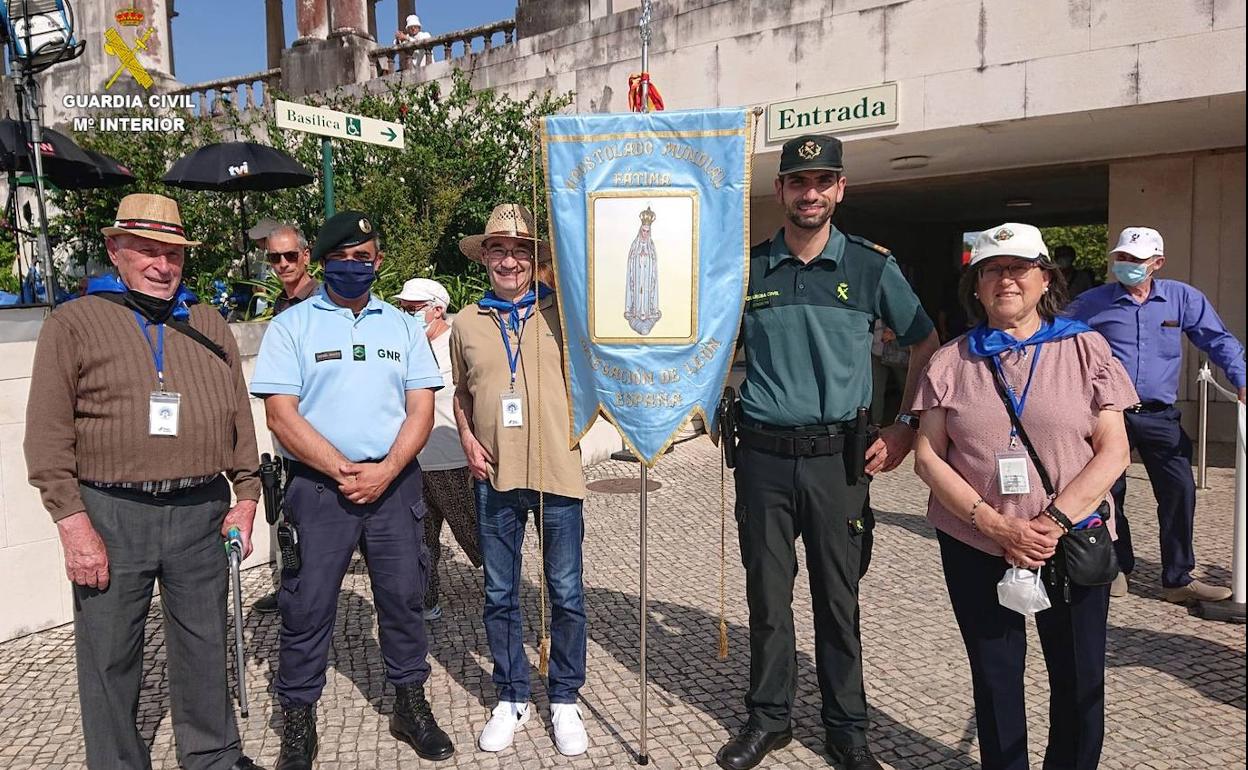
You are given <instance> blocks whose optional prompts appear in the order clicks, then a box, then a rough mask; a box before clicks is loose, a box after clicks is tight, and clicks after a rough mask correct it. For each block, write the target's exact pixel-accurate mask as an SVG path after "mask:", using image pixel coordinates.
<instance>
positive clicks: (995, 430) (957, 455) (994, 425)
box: [913, 332, 1139, 556]
mask: <svg viewBox="0 0 1248 770" xmlns="http://www.w3.org/2000/svg"><path fill="white" fill-rule="evenodd" d="M1025 350H1026V353H1025V354H1023V353H1017V352H1008V353H1005V354H1003V355H1002V356H1001V368H1002V371H1003V372H1004V374H1005V378H1006V381H1007V382H1008V383H1010V385H1011V386H1013V388H1014V390H1015V392H1016V393H1022V392H1023V388H1024V387H1026V385H1027V379H1028V375H1029V373H1030V372H1031V366H1032V357H1033V356H1035V355H1039V356H1040V360H1039V362H1038V363H1037V364H1036V369H1035V374H1034V375H1033V377H1034V379H1033V381H1032V382H1031V389H1030V391H1029V392H1028V394H1027V402H1026V406H1025V409H1024V410H1023V414H1022V422H1023V427H1024V428H1026V429H1027V435H1028V436H1029V437H1030V438H1031V442H1032V444H1033V445H1034V446H1035V448H1036V453H1037V454H1038V455H1039V456H1040V461H1041V462H1042V463H1044V467H1045V470H1047V471H1048V473H1049V477H1050V478H1051V479H1052V481H1053V484H1054V486H1055V487H1056V489H1057V490H1058V491H1061V489H1062V488H1063V487H1065V486H1066V485H1067V484H1069V483H1070V482H1071V481H1072V480H1074V478H1075V477H1076V476H1078V475H1079V473H1080V472H1081V471H1082V470H1083V468H1084V466H1085V465H1087V464H1088V462H1089V461H1090V460H1091V459H1092V455H1093V452H1092V431H1093V429H1094V428H1095V427H1096V421H1097V416H1098V412H1099V411H1100V410H1102V409H1113V410H1116V411H1122V410H1123V409H1126V408H1127V407H1129V406H1132V405H1134V404H1136V403H1137V402H1139V397H1138V396H1137V395H1136V392H1135V386H1133V385H1132V384H1131V378H1130V377H1128V376H1127V372H1126V370H1125V369H1123V368H1122V364H1120V363H1119V362H1118V360H1117V359H1115V358H1114V356H1113V353H1111V352H1110V349H1109V344H1108V343H1107V342H1106V341H1105V338H1104V337H1102V336H1101V335H1100V334H1098V333H1097V332H1084V333H1083V334H1079V335H1076V336H1074V337H1067V338H1066V339H1063V340H1059V341H1057V342H1047V343H1044V344H1043V345H1041V346H1039V348H1037V347H1035V346H1031V347H1028V348H1025ZM913 408H914V410H915V411H917V412H922V411H925V410H928V409H936V408H942V409H944V410H945V412H946V416H945V427H946V430H947V431H948V433H949V449H948V452H947V453H946V455H945V461H946V462H948V463H949V465H950V466H952V467H953V469H954V470H955V471H957V472H958V473H959V474H960V475H961V476H962V478H964V479H966V481H967V482H968V483H969V484H970V485H971V487H973V488H974V489H975V491H976V492H978V493H979V494H980V495H981V496H982V497H983V498H984V501H985V502H986V503H988V504H989V505H991V506H992V507H993V508H995V509H996V510H997V511H999V512H1000V513H1001V514H1003V515H1005V516H1015V517H1018V518H1024V519H1030V518H1031V517H1033V516H1035V515H1036V514H1038V513H1039V512H1040V511H1041V510H1042V509H1043V508H1044V506H1045V505H1046V504H1047V495H1046V494H1045V491H1044V486H1043V485H1042V484H1041V483H1040V477H1039V475H1037V473H1036V469H1035V468H1034V467H1032V466H1033V464H1032V463H1031V462H1030V461H1028V463H1027V466H1028V469H1029V471H1028V476H1029V477H1030V481H1031V492H1030V494H1026V495H1002V494H1000V492H999V487H998V482H997V453H998V452H1007V451H1011V450H1010V417H1009V414H1008V413H1007V412H1006V409H1005V404H1004V403H1003V402H1002V401H1001V397H1000V396H999V395H998V394H997V391H996V386H995V385H994V384H993V369H992V362H991V361H989V360H988V359H985V358H981V357H979V356H975V355H972V354H971V353H970V351H969V350H968V349H967V339H966V337H965V335H964V336H962V337H959V338H958V339H956V340H954V341H952V342H950V343H948V344H946V345H945V346H944V347H942V348H941V349H940V350H938V351H936V353H935V354H934V355H933V356H932V360H931V361H930V362H929V363H928V365H927V369H926V370H925V371H924V373H923V378H922V380H921V381H920V382H919V388H918V392H917V393H916V394H915V399H914V407H913ZM1013 451H1017V452H1021V453H1026V449H1025V448H1024V447H1023V445H1022V442H1021V441H1020V442H1019V443H1018V447H1017V449H1015V450H1013ZM1111 505H1112V502H1111ZM1071 513H1072V514H1073V513H1074V512H1071ZM1079 513H1080V514H1083V513H1085V511H1080V512H1079ZM927 517H928V520H929V521H931V522H932V525H933V526H935V527H936V528H937V529H939V530H941V531H942V532H945V533H946V534H949V535H952V536H953V537H956V538H957V539H958V540H961V541H962V542H964V543H966V544H967V545H970V546H973V547H975V548H978V549H979V550H981V551H985V552H987V553H991V554H995V555H998V556H999V555H1001V554H1002V553H1003V551H1002V550H1001V547H1000V546H999V545H997V543H996V542H995V541H993V540H992V539H991V538H989V537H988V536H987V535H985V534H983V533H982V532H979V531H978V530H976V529H974V528H973V527H971V525H970V524H968V523H967V522H965V521H963V520H962V519H960V518H958V517H957V516H955V515H954V514H952V513H950V512H949V511H948V510H946V509H945V507H944V506H943V505H941V503H940V501H939V500H937V499H936V496H935V495H931V496H929V498H928V503H927ZM1109 527H1110V532H1111V533H1112V532H1113V531H1114V524H1113V520H1112V517H1111V520H1110V522H1109Z"/></svg>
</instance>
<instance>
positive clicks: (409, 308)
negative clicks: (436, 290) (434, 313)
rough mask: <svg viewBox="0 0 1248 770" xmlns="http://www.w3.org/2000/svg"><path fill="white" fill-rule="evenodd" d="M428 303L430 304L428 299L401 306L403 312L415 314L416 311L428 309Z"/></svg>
mask: <svg viewBox="0 0 1248 770" xmlns="http://www.w3.org/2000/svg"><path fill="white" fill-rule="evenodd" d="M429 305H430V303H429V301H428V300H425V301H424V302H416V303H413V304H411V305H406V306H404V307H403V308H402V310H403V312H404V313H407V314H408V315H416V314H417V313H423V312H425V311H426V310H428V309H429Z"/></svg>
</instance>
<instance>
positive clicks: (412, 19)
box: [403, 13, 424, 29]
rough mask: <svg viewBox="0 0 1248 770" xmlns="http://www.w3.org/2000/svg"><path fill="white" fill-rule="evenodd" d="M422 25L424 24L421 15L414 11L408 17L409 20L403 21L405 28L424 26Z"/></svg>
mask: <svg viewBox="0 0 1248 770" xmlns="http://www.w3.org/2000/svg"><path fill="white" fill-rule="evenodd" d="M422 26H424V25H423V24H421V23H420V17H419V16H417V15H416V14H414V13H413V14H411V15H409V16H408V17H407V21H405V22H403V29H407V28H408V27H422Z"/></svg>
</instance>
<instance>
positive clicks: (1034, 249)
mask: <svg viewBox="0 0 1248 770" xmlns="http://www.w3.org/2000/svg"><path fill="white" fill-rule="evenodd" d="M1047 256H1049V247H1048V246H1045V245H1044V238H1043V237H1042V236H1041V235H1040V230H1039V229H1038V228H1036V227H1033V226H1032V225H1023V224H1019V223H1017V222H1006V223H1005V224H1003V225H997V226H996V227H992V228H989V229H987V230H985V231H983V232H982V233H980V234H979V235H977V236H975V245H974V246H972V247H971V262H970V264H971V266H972V267H974V266H975V265H977V264H979V263H980V262H983V261H984V260H985V259H992V258H993V257H1018V258H1019V259H1031V260H1036V259H1040V258H1041V257H1047Z"/></svg>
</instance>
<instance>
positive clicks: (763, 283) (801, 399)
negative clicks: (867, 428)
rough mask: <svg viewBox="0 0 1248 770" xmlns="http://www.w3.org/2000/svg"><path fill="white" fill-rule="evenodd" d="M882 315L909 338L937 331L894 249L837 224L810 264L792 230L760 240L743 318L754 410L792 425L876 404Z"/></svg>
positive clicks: (748, 401) (746, 388) (745, 399)
mask: <svg viewBox="0 0 1248 770" xmlns="http://www.w3.org/2000/svg"><path fill="white" fill-rule="evenodd" d="M877 318H882V319H884V323H886V324H887V325H888V328H890V329H892V330H893V331H894V332H896V333H897V340H898V342H899V343H900V344H902V345H906V346H908V345H913V344H915V343H917V342H920V341H922V340H923V339H925V338H926V337H927V335H929V334H930V333H931V332H932V321H931V319H930V318H928V317H927V313H925V312H923V307H922V305H920V304H919V298H918V297H916V296H915V294H914V291H913V290H912V289H911V288H910V285H909V284H908V283H906V279H905V277H904V276H903V275H902V274H901V269H900V268H898V267H897V262H896V260H894V259H893V257H892V255H891V254H889V253H888V250H887V249H884V248H882V247H880V246H876V245H875V244H873V243H871V242H870V241H868V240H866V239H863V238H859V237H857V236H854V235H845V234H843V233H842V232H841V231H840V230H837V229H836V228H835V227H832V228H831V234H830V236H829V237H828V245H827V246H825V247H824V249H823V253H821V254H820V255H819V256H818V257H816V258H815V259H812V260H811V261H810V264H807V265H803V264H802V263H801V261H800V260H798V259H797V258H796V257H794V256H793V255H792V254H790V253H789V249H788V246H787V245H786V244H785V242H784V229H783V228H781V229H780V231H779V232H777V233H776V235H775V236H774V237H772V239H771V240H769V241H764V242H763V243H760V244H758V245H757V246H755V247H754V248H753V249H752V250H751V251H750V276H749V287H748V290H747V291H746V300H745V320H744V322H743V324H744V329H743V337H744V340H745V357H746V370H745V384H744V385H742V387H741V402H742V403H741V405H742V409H743V411H744V414H745V416H746V417H747V418H748V419H750V420H754V421H755V422H760V423H764V424H767V425H774V426H779V427H786V428H796V427H800V426H807V425H827V424H830V423H834V422H846V421H849V420H852V419H853V418H854V415H855V413H856V412H857V410H858V407H860V406H867V405H869V404H870V403H871V332H872V328H873V327H874V325H875V320H876V319H877Z"/></svg>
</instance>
